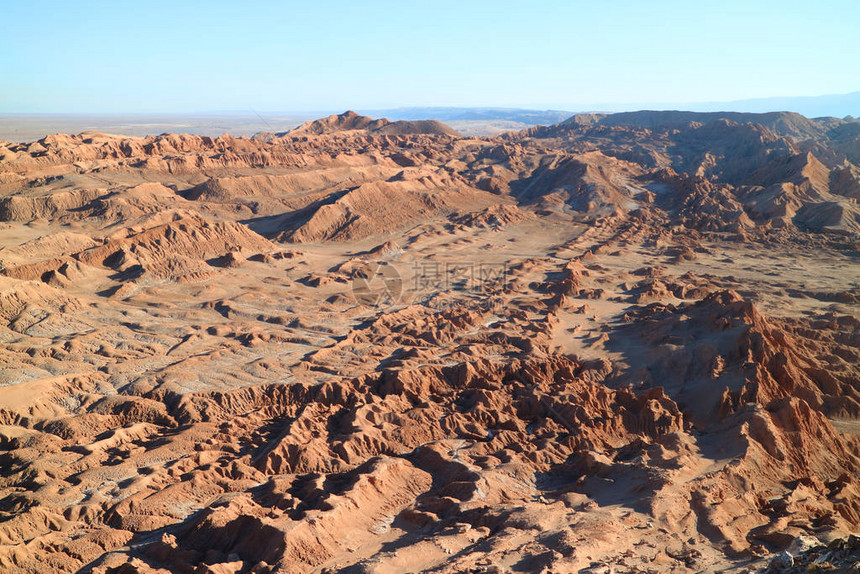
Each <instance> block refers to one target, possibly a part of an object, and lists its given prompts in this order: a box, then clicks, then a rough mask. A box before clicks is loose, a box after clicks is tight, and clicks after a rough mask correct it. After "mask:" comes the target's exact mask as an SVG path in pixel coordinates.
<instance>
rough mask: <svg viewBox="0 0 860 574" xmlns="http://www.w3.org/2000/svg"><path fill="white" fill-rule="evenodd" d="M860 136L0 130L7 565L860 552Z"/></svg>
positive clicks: (837, 124)
mask: <svg viewBox="0 0 860 574" xmlns="http://www.w3.org/2000/svg"><path fill="white" fill-rule="evenodd" d="M858 133H860V132H857V130H856V129H855V124H854V123H853V122H852V121H850V120H834V119H832V118H830V119H820V118H819V119H807V118H804V117H802V116H797V115H795V114H785V113H781V112H780V113H773V114H759V115H752V114H728V115H727V114H721V113H720V114H694V113H687V112H666V113H663V112H637V113H632V114H614V115H606V116H604V115H588V116H584V115H580V116H576V117H574V118H571V119H570V120H568V121H564V122H561V123H558V124H555V125H550V126H544V127H535V128H529V129H526V130H522V131H518V132H515V133H507V134H503V135H500V136H494V137H465V136H461V135H459V134H457V133H456V132H454V131H453V130H451V129H450V128H448V127H447V126H445V125H444V124H441V123H439V122H433V121H423V120H420V119H417V118H415V119H409V120H404V121H399V122H389V121H388V120H384V119H373V118H370V117H366V116H360V115H358V114H356V113H354V112H346V113H344V114H340V115H335V116H330V117H328V118H323V119H319V120H314V121H310V122H307V123H305V124H304V125H302V126H300V127H299V128H297V129H295V130H292V131H288V132H283V133H267V134H259V135H257V136H255V137H232V136H229V135H226V134H225V135H222V136H219V137H205V136H197V135H190V134H162V135H159V136H145V137H129V136H123V135H113V134H104V133H97V132H87V133H82V134H78V135H54V136H49V137H45V138H43V139H41V140H39V141H36V142H29V143H15V142H3V143H0V229H2V233H0V337H2V341H3V344H2V345H0V477H2V479H0V501H2V504H0V570H2V571H3V572H28V573H31V572H46V571H50V572H78V571H88V572H94V573H98V574H102V573H104V574H107V573H115V572H116V573H119V572H122V573H125V572H131V573H134V572H138V573H159V574H160V573H167V572H256V573H276V572H278V573H280V572H334V571H348V572H377V573H394V572H416V571H433V572H487V573H489V572H540V571H544V572H549V571H551V572H574V571H584V572H607V571H615V572H627V571H630V572H637V571H638V572H679V573H680V572H691V571H745V570H748V569H750V568H753V569H755V568H763V567H765V566H766V565H767V564H768V563H769V562H771V560H772V559H773V557H774V556H778V557H779V556H780V554H779V553H781V552H783V551H786V550H788V551H791V552H794V554H795V555H796V556H797V560H798V561H799V562H800V561H811V560H812V558H811V554H810V552H812V551H813V550H811V549H819V550H820V549H821V548H832V549H833V550H832V552H831V551H830V550H828V552H831V555H832V556H836V553H838V555H839V560H841V561H847V560H848V556H849V554H850V552H851V551H852V550H851V549H852V548H853V546H852V545H853V544H854V542H852V541H854V540H855V539H852V538H848V537H849V536H850V535H852V534H856V533H857V532H860V394H858V389H860V353H858V349H860V286H858V284H857V279H858V277H860V267H858V259H857V257H858V253H860V206H858V203H857V202H858V199H860V164H858V158H860V147H858V139H857V138H858V137H860V136H858ZM782 558H784V556H782ZM792 560H794V558H793V559H792ZM775 564H776V562H775Z"/></svg>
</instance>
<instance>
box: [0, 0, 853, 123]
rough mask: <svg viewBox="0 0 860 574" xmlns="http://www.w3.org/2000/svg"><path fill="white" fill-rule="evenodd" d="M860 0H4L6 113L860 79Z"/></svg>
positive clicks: (467, 99) (288, 105) (729, 90)
mask: <svg viewBox="0 0 860 574" xmlns="http://www.w3.org/2000/svg"><path fill="white" fill-rule="evenodd" d="M858 22H860V1H858V0H844V1H843V0H833V1H827V0H822V1H820V2H808V1H807V2H794V1H791V0H781V1H778V2H777V1H771V0H745V1H736V0H721V1H719V2H707V3H706V2H694V1H689V0H687V1H683V2H682V1H674V0H669V1H652V2H646V1H644V0H639V1H625V0H619V1H615V2H613V1H609V0H606V1H603V2H580V1H573V0H571V1H549V0H547V1H541V0H531V1H528V2H508V1H504V0H500V1H495V2H485V1H468V0H459V1H448V0H435V1H432V2H423V1H412V2H410V1H406V0H404V1H399V2H395V1H390V2H387V1H372V0H367V1H357V0H356V1H352V2H347V1H335V0H317V1H314V2H268V1H258V2H254V1H249V2H238V1H237V2H219V1H206V2H203V1H201V2H191V1H188V2H181V3H180V2H162V1H157V0H156V1H147V2H120V1H112V2H95V1H81V2H71V1H63V2H40V1H38V0H34V1H28V2H24V1H19V2H12V1H6V2H4V3H3V5H2V16H0V112H72V113H77V112H80V113H97V112H106V113H113V112H117V113H126V112H141V113H158V112H206V111H219V110H221V111H227V110H247V109H255V110H261V111H317V110H341V109H347V108H359V109H373V108H387V107H398V106H508V107H538V108H560V109H582V108H583V107H588V106H592V105H595V104H608V103H618V102H643V103H647V102H700V101H728V100H736V99H744V98H755V97H769V96H807V95H819V94H835V93H847V92H852V91H857V90H860V33H858Z"/></svg>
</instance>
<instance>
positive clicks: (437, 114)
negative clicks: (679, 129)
mask: <svg viewBox="0 0 860 574" xmlns="http://www.w3.org/2000/svg"><path fill="white" fill-rule="evenodd" d="M570 108H571V109H567V110H563V109H547V110H538V109H526V108H499V107H403V108H393V109H376V110H370V109H359V110H358V112H359V113H361V114H363V115H367V116H370V117H372V118H386V119H388V120H391V121H418V120H437V121H440V122H444V123H446V124H448V125H449V126H451V128H453V129H455V130H457V131H458V132H459V133H461V134H463V135H466V136H480V135H493V134H497V133H501V132H504V131H519V130H522V129H525V128H530V127H533V126H536V125H544V126H549V125H553V124H558V123H561V122H564V121H566V120H568V119H570V118H572V117H573V116H574V115H576V116H577V117H578V121H580V123H581V122H582V121H583V120H584V118H585V117H586V115H589V114H590V115H594V116H595V117H597V115H600V116H601V117H602V115H604V114H608V113H611V114H618V113H623V112H633V111H641V110H652V111H668V110H672V111H675V110H684V111H686V112H696V113H705V112H721V114H720V117H726V118H727V119H733V120H735V121H757V120H755V119H752V118H747V119H743V118H734V117H730V116H732V115H733V114H738V113H765V112H794V113H797V114H801V115H803V116H806V118H821V117H835V118H845V117H847V116H852V117H860V92H852V93H850V94H838V95H827V96H815V97H793V98H758V99H748V100H736V101H732V102H686V103H684V102H675V103H654V102H649V103H629V104H591V105H582V106H570ZM342 111H343V110H329V111H319V112H313V113H311V112H295V113H284V112H260V113H258V112H256V111H253V110H246V111H222V112H208V113H199V114H197V113H174V114H169V113H165V114H0V140H8V141H34V140H37V139H39V138H41V137H43V136H45V135H48V134H53V133H80V132H83V131H101V132H107V133H121V134H125V135H136V136H142V135H157V134H160V133H163V132H174V133H191V134H198V135H208V136H217V135H220V134H222V133H225V132H229V133H231V134H233V135H246V136H250V135H253V134H255V133H258V132H283V131H287V130H290V129H292V128H295V127H297V126H299V125H300V124H302V123H303V122H306V121H310V120H314V119H317V118H320V117H324V116H327V115H329V114H331V113H332V112H335V113H340V112H342ZM623 119H625V118H624V116H623V115H622V116H620V117H618V118H615V120H602V123H611V122H612V121H622V120H623ZM627 119H629V118H627ZM638 119H640V120H641V119H642V118H638ZM663 119H664V118H662V117H661V118H660V120H661V121H662V120H663ZM759 119H761V118H759ZM697 121H701V120H699V119H697ZM792 122H793V123H797V124H802V123H803V121H802V120H799V119H797V118H794V119H792ZM801 129H802V130H805V129H806V127H802V128H801ZM792 135H794V136H795V137H796V136H797V135H798V134H792Z"/></svg>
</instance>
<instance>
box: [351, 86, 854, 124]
mask: <svg viewBox="0 0 860 574" xmlns="http://www.w3.org/2000/svg"><path fill="white" fill-rule="evenodd" d="M639 110H686V111H691V112H747V113H765V112H795V113H798V114H801V115H804V116H806V117H808V118H819V117H827V116H830V117H836V118H844V117H845V116H853V117H858V116H860V92H851V93H849V94H834V95H825V96H809V97H776V98H755V99H746V100H734V101H728V102H662V103H661V102H638V103H637V102H632V103H626V104H607V103H596V104H588V105H581V106H569V107H568V109H567V110H557V109H553V110H535V109H524V108H492V107H488V108H456V107H405V108H394V109H383V110H360V113H363V114H366V115H368V116H371V117H386V118H388V119H391V120H419V119H434V120H439V121H441V122H466V121H509V122H517V123H521V124H526V125H538V124H540V125H551V124H555V123H559V122H562V121H564V120H566V119H567V118H569V117H571V116H572V115H574V114H575V113H590V112H598V113H618V112H632V111H639Z"/></svg>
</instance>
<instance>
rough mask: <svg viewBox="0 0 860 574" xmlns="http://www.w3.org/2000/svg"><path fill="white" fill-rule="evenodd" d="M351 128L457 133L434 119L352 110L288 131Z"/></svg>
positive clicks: (323, 131)
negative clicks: (371, 114)
mask: <svg viewBox="0 0 860 574" xmlns="http://www.w3.org/2000/svg"><path fill="white" fill-rule="evenodd" d="M352 130H365V131H367V132H370V133H374V134H386V135H411V134H428V135H449V136H453V137H456V136H458V135H459V134H458V133H457V132H456V131H454V130H453V129H451V128H449V127H448V126H446V125H445V124H443V123H442V122H440V121H436V120H399V121H395V122H391V121H388V120H387V119H378V120H375V119H373V118H369V117H367V116H362V115H359V114H357V113H355V112H353V111H347V112H344V113H342V114H340V115H331V116H329V117H327V118H324V119H321V120H313V121H310V122H306V123H304V124H302V125H300V126H299V127H297V128H295V129H293V130H291V131H290V132H288V133H290V134H291V135H297V134H304V133H307V134H315V135H321V134H329V133H334V132H345V131H352Z"/></svg>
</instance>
